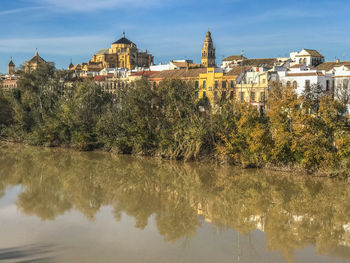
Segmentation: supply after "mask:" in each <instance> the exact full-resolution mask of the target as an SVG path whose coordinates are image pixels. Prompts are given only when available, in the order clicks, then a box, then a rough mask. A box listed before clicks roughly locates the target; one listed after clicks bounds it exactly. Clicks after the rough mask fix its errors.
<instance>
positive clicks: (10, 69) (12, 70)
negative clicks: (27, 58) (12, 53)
mask: <svg viewBox="0 0 350 263" xmlns="http://www.w3.org/2000/svg"><path fill="white" fill-rule="evenodd" d="M15 73H16V65H15V63H13V60H12V57H11V60H10V63H9V65H8V74H9V75H14V74H15Z"/></svg>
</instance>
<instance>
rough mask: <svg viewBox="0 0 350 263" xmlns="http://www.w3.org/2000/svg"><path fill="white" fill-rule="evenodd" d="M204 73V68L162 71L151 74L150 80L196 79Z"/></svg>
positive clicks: (205, 70)
mask: <svg viewBox="0 0 350 263" xmlns="http://www.w3.org/2000/svg"><path fill="white" fill-rule="evenodd" d="M206 72H207V69H206V68H194V69H188V70H187V69H175V70H164V71H159V72H157V73H155V74H153V75H152V76H151V79H176V78H196V77H199V74H203V73H206Z"/></svg>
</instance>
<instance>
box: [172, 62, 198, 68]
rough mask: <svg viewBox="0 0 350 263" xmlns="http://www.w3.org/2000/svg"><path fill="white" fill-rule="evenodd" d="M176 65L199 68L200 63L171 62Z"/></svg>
mask: <svg viewBox="0 0 350 263" xmlns="http://www.w3.org/2000/svg"><path fill="white" fill-rule="evenodd" d="M171 63H172V64H173V65H174V66H176V67H178V68H199V67H200V66H201V65H200V64H195V63H187V62H173V61H172V62H171Z"/></svg>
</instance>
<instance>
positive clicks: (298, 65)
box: [289, 64, 304, 68]
mask: <svg viewBox="0 0 350 263" xmlns="http://www.w3.org/2000/svg"><path fill="white" fill-rule="evenodd" d="M301 66H304V64H296V65H294V66H291V67H289V68H300V67H301Z"/></svg>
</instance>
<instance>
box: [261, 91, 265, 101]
mask: <svg viewBox="0 0 350 263" xmlns="http://www.w3.org/2000/svg"><path fill="white" fill-rule="evenodd" d="M260 101H261V102H265V92H261V93H260Z"/></svg>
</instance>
